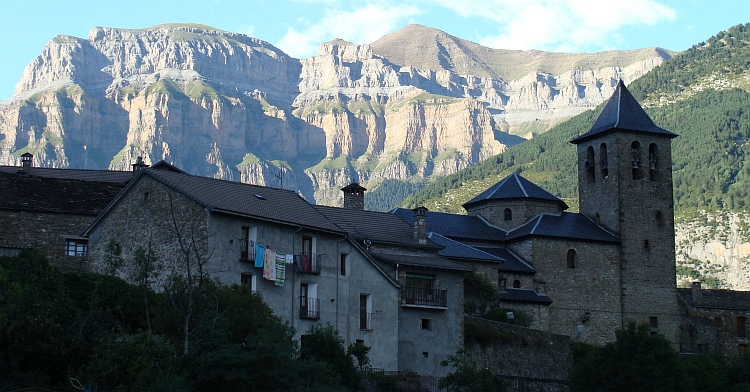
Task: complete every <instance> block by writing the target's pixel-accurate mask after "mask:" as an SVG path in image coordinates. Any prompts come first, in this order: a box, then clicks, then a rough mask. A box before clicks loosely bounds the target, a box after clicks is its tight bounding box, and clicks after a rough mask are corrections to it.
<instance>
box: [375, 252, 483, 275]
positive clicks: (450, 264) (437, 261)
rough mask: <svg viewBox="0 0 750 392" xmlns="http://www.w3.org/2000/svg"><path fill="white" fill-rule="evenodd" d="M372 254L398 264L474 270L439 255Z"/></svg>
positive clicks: (378, 258) (382, 259)
mask: <svg viewBox="0 0 750 392" xmlns="http://www.w3.org/2000/svg"><path fill="white" fill-rule="evenodd" d="M370 255H371V256H372V257H373V258H374V259H375V260H377V261H380V262H383V263H388V264H396V263H398V264H399V265H407V266H412V267H420V268H436V269H442V270H453V271H466V272H470V271H474V269H473V268H471V267H467V266H465V265H463V264H459V263H456V262H455V261H451V260H449V259H446V258H443V257H439V256H413V255H400V254H398V255H395V254H389V253H370Z"/></svg>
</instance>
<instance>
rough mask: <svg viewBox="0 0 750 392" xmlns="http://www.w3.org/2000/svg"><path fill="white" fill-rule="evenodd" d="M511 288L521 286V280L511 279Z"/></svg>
mask: <svg viewBox="0 0 750 392" xmlns="http://www.w3.org/2000/svg"><path fill="white" fill-rule="evenodd" d="M513 288H514V289H520V288H521V281H520V280H518V279H516V280H514V281H513Z"/></svg>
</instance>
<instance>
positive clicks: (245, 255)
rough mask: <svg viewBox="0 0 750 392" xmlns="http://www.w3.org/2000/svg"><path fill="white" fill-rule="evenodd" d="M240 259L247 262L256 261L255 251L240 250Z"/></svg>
mask: <svg viewBox="0 0 750 392" xmlns="http://www.w3.org/2000/svg"><path fill="white" fill-rule="evenodd" d="M240 261H242V262H245V263H253V262H255V252H253V251H250V252H248V251H241V252H240Z"/></svg>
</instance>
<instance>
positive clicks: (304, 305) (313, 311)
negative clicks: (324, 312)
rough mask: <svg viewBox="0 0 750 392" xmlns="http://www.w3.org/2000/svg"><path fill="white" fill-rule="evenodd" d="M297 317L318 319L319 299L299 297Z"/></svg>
mask: <svg viewBox="0 0 750 392" xmlns="http://www.w3.org/2000/svg"><path fill="white" fill-rule="evenodd" d="M299 302H300V305H299V318H302V319H308V320H319V319H320V300H319V299H317V298H308V297H299Z"/></svg>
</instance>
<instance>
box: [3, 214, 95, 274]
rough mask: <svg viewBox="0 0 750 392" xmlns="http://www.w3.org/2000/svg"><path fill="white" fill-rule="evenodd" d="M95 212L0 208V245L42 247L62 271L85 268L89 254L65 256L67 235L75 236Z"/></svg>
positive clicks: (89, 221)
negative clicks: (29, 210) (79, 213)
mask: <svg viewBox="0 0 750 392" xmlns="http://www.w3.org/2000/svg"><path fill="white" fill-rule="evenodd" d="M94 218H96V217H95V216H89V215H73V214H62V213H46V212H26V211H8V210H2V211H0V239H2V240H0V242H1V243H0V245H2V246H3V247H7V248H14V249H23V248H36V249H40V250H42V251H44V252H45V253H46V254H47V257H48V258H49V261H50V264H51V265H53V266H56V267H58V268H60V269H62V270H63V271H69V272H81V271H86V270H87V269H88V258H87V257H80V256H66V255H65V243H66V238H78V236H79V235H80V234H81V232H83V231H84V230H85V229H86V228H87V227H88V226H89V225H90V224H91V222H93V220H94Z"/></svg>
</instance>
